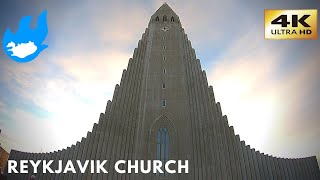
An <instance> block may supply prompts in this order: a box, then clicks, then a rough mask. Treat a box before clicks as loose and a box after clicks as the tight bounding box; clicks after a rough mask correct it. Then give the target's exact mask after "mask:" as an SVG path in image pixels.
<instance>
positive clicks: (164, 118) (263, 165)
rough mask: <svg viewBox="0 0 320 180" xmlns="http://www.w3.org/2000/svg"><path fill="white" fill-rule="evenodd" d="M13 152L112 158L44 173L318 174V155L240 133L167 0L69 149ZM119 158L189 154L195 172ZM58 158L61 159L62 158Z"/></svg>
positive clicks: (154, 179)
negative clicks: (278, 149) (275, 150)
mask: <svg viewBox="0 0 320 180" xmlns="http://www.w3.org/2000/svg"><path fill="white" fill-rule="evenodd" d="M9 159H11V160H17V161H18V160H22V159H23V160H28V159H30V160H60V159H61V160H64V162H63V163H64V164H66V161H67V160H72V161H74V162H75V160H82V161H85V160H87V159H89V160H91V159H92V160H108V163H107V164H106V169H108V173H99V174H97V173H90V172H89V170H87V171H86V172H85V173H83V174H82V173H75V174H74V173H72V172H68V173H65V174H64V173H61V174H50V173H46V174H43V173H41V172H38V174H36V176H37V178H38V179H41V180H42V179H44V180H50V179H59V180H80V179H81V180H91V179H92V180H96V179H98V180H100V179H101V180H102V179H110V180H117V179H136V180H158V179H168V180H170V179H172V180H214V179H217V180H225V179H239V180H240V179H242V180H260V179H288V180H304V179H305V180H319V179H320V171H319V167H318V163H317V160H316V157H315V156H312V157H306V158H298V159H287V158H279V157H274V156H271V155H267V154H263V153H260V152H259V151H257V150H255V149H253V148H251V147H250V146H249V145H246V144H245V142H244V141H241V140H240V138H239V136H238V135H235V133H234V130H233V127H232V126H229V125H228V120H227V117H226V116H224V115H223V114H222V111H221V108H220V104H219V102H217V101H216V99H215V96H214V92H213V88H212V86H209V85H208V82H207V77H206V72H205V71H204V70H202V68H201V65H200V60H198V59H197V58H196V54H195V50H194V49H193V48H192V46H191V42H190V40H188V37H187V35H186V34H185V32H184V29H183V28H182V25H181V22H180V19H179V17H178V16H177V15H176V13H175V12H174V11H173V10H172V9H171V8H170V7H169V6H168V5H167V4H163V5H162V6H161V7H160V8H159V9H158V10H157V11H156V12H155V14H154V15H153V16H152V17H151V20H150V22H149V25H148V28H146V30H145V32H144V33H143V35H142V38H141V40H140V41H139V43H138V47H137V48H136V49H135V50H134V53H133V57H132V58H131V59H130V60H129V63H128V67H127V69H126V70H123V74H122V78H121V82H120V84H119V85H116V87H115V90H114V95H113V98H112V101H108V103H107V106H106V110H105V112H104V113H101V114H100V119H99V122H98V123H96V124H94V126H93V130H92V132H88V133H87V135H86V137H84V138H82V139H81V141H80V142H77V143H76V144H74V145H72V146H70V147H68V148H66V149H63V150H59V151H55V152H51V153H27V152H20V151H16V150H12V151H11V153H10V157H9ZM121 159H123V160H161V161H162V162H167V161H168V160H188V161H189V173H188V174H186V173H181V174H179V173H177V174H167V173H164V174H159V173H156V174H154V173H149V174H142V173H138V174H134V173H133V174H127V173H126V174H119V173H117V172H116V171H115V170H113V167H112V165H113V164H114V163H115V162H116V161H118V160H121ZM74 164H76V163H74ZM40 166H41V165H40ZM52 166H53V169H54V168H55V167H57V166H58V163H57V161H55V163H54V164H53V165H52ZM123 168H124V169H125V167H123ZM32 174H33V173H32V172H29V173H28V174H14V173H11V174H8V177H9V179H14V180H21V179H28V177H30V176H31V175H32Z"/></svg>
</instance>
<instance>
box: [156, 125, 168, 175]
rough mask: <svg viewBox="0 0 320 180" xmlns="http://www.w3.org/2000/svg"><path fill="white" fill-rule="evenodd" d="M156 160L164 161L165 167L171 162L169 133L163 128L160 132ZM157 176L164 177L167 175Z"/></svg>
mask: <svg viewBox="0 0 320 180" xmlns="http://www.w3.org/2000/svg"><path fill="white" fill-rule="evenodd" d="M156 159H157V160H160V161H162V164H163V165H164V164H165V163H166V162H167V161H168V160H169V131H168V129H167V128H166V127H161V128H160V129H159V130H158V134H157V157H156ZM164 172H165V171H164ZM157 175H162V176H164V175H165V173H163V174H157Z"/></svg>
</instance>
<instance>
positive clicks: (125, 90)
mask: <svg viewBox="0 0 320 180" xmlns="http://www.w3.org/2000/svg"><path fill="white" fill-rule="evenodd" d="M139 46H141V41H139V45H138V48H139ZM136 53H137V52H136ZM130 62H131V64H130V63H129V65H128V67H129V68H130V69H131V66H132V64H133V63H134V62H133V60H132V61H130ZM131 78H132V76H130V77H129V75H128V73H127V71H126V70H123V73H122V79H121V83H120V88H121V89H122V91H121V95H120V98H121V99H120V104H119V107H118V109H119V110H120V109H121V111H119V112H118V113H117V117H116V119H117V120H116V121H117V122H118V131H117V136H116V137H117V138H118V140H117V144H115V148H114V150H115V151H114V157H115V160H117V159H123V157H121V152H123V151H124V150H123V149H124V147H123V146H125V143H126V142H125V140H126V139H125V137H126V135H125V134H126V133H127V132H128V131H127V129H126V128H127V124H126V119H125V117H124V116H125V115H127V113H128V112H127V110H128V108H129V107H128V106H129V104H130V100H131V99H128V98H127V94H129V93H130V92H129V90H130V89H129V87H128V84H129V83H128V81H130V80H131ZM119 175H120V174H118V173H114V175H113V178H112V179H120V178H121V177H119ZM118 177H119V178H118Z"/></svg>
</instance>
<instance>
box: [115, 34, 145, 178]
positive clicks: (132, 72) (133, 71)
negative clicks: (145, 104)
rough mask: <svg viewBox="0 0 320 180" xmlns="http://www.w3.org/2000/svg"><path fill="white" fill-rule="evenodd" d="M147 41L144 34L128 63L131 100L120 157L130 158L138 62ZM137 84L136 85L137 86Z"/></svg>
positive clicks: (127, 109)
mask: <svg viewBox="0 0 320 180" xmlns="http://www.w3.org/2000/svg"><path fill="white" fill-rule="evenodd" d="M144 43H145V39H144V34H143V35H142V40H140V41H139V43H138V51H137V55H136V56H135V57H134V59H133V60H132V65H128V68H127V74H128V75H127V76H126V79H125V84H126V86H127V88H126V89H127V92H126V94H125V96H126V99H129V100H130V101H129V102H128V104H127V107H126V109H125V112H123V117H122V119H123V131H124V133H123V134H124V142H123V143H122V146H124V147H122V148H121V147H120V151H121V154H120V159H126V160H128V159H129V148H130V147H129V146H130V140H131V136H132V134H134V132H132V130H133V129H132V125H133V124H134V121H135V120H136V119H135V118H134V117H135V116H134V107H135V106H136V104H137V103H136V98H137V97H138V96H137V94H136V93H137V89H138V88H139V84H138V82H137V73H138V72H137V71H138V70H139V67H138V64H139V60H140V59H141V54H142V51H143V45H144ZM135 85H136V86H135ZM129 176H130V175H128V174H126V175H124V176H122V177H120V178H121V179H128V178H129Z"/></svg>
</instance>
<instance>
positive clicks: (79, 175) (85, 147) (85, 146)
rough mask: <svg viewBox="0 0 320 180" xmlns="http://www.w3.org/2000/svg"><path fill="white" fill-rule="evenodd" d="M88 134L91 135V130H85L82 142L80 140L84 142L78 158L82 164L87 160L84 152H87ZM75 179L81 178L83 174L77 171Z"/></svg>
mask: <svg viewBox="0 0 320 180" xmlns="http://www.w3.org/2000/svg"><path fill="white" fill-rule="evenodd" d="M90 136H91V132H87V136H86V138H85V139H84V142H82V143H84V144H83V148H82V153H81V158H80V159H79V160H80V161H81V163H82V164H84V163H85V161H86V160H87V157H86V153H87V150H88V146H89V141H90ZM62 154H63V153H62ZM77 179H83V174H82V173H77Z"/></svg>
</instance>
